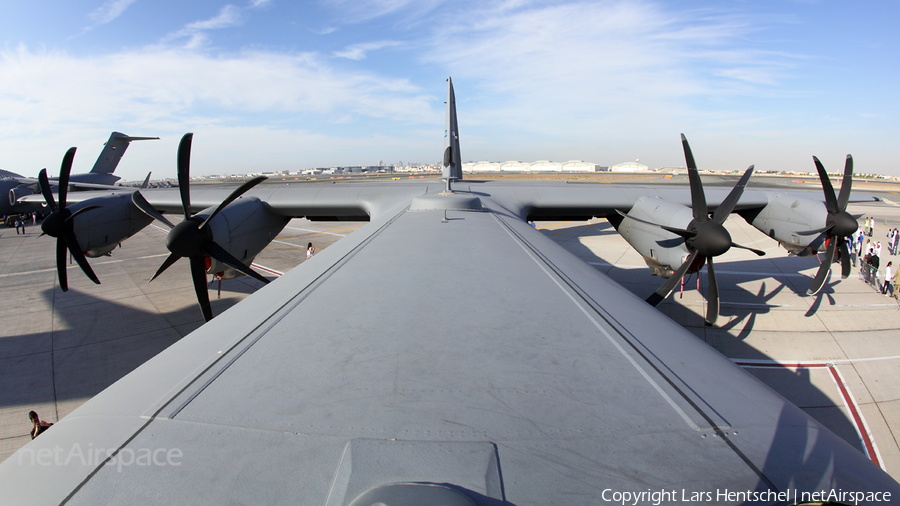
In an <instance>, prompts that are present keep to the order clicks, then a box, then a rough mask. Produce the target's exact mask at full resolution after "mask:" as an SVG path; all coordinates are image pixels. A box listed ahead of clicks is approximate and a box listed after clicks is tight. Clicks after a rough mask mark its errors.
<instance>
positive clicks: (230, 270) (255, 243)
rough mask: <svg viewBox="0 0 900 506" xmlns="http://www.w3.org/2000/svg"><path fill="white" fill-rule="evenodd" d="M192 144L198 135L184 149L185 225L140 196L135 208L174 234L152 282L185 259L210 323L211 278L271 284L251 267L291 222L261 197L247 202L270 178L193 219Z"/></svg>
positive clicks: (180, 158) (180, 182)
mask: <svg viewBox="0 0 900 506" xmlns="http://www.w3.org/2000/svg"><path fill="white" fill-rule="evenodd" d="M192 140H193V134H190V133H188V134H185V135H184V137H182V138H181V142H180V143H179V144H178V190H179V193H180V194H181V206H182V209H183V211H184V220H183V221H181V222H180V223H178V224H177V225H173V224H172V223H171V222H170V221H169V220H168V219H166V218H165V217H164V216H163V215H161V214H160V213H159V212H158V211H157V210H156V209H155V208H154V207H153V206H151V205H150V204H149V203H148V202H147V201H146V200H145V199H144V198H143V197H141V196H140V194H139V193H137V192H135V194H134V203H135V205H136V206H137V207H138V208H140V209H141V211H143V212H144V213H146V214H147V216H151V217H153V218H155V219H157V220H159V221H161V222H163V223H165V224H166V225H168V226H169V228H171V229H172V230H171V231H170V232H169V235H168V236H166V247H167V248H168V249H169V251H170V252H171V254H170V255H169V257H168V258H166V260H165V261H164V262H163V264H162V265H161V266H160V267H159V269H158V270H157V271H156V274H154V275H153V277H152V278H150V281H153V280H154V279H156V277H157V276H159V275H160V274H162V273H163V271H165V270H166V269H168V268H169V267H171V266H172V264H174V263H175V262H177V261H178V260H179V259H180V258H187V259H189V260H190V263H191V278H192V280H193V283H194V292H195V293H196V294H197V302H198V303H199V304H200V310H201V311H202V312H203V318H204V319H205V320H206V321H209V320H211V319H212V317H213V314H212V309H211V308H210V305H209V293H208V291H207V286H206V285H207V284H206V275H207V274H208V273H213V274H219V275H221V276H222V277H234V276H235V275H237V273H238V272H239V273H241V274H245V275H247V276H250V277H252V278H254V279H256V280H259V281H260V282H262V283H268V282H269V280H267V279H266V278H264V277H263V276H262V275H260V274H259V273H258V272H256V271H254V270H253V269H251V268H250V267H249V264H250V262H252V260H253V258H254V257H255V256H256V255H258V254H259V252H260V251H262V250H263V248H265V247H266V246H267V245H268V244H269V242H271V241H272V239H274V238H275V236H276V235H278V233H279V232H281V230H282V229H283V228H284V226H285V225H287V223H288V221H289V219H288V218H286V217H284V216H279V215H277V214H275V213H273V212H272V211H271V210H269V207H268V206H267V205H266V204H265V203H263V202H262V201H260V200H259V199H258V198H256V197H246V198H245V197H243V194H244V193H246V192H247V191H248V190H250V189H251V188H253V187H254V186H256V185H257V184H259V183H261V182H262V181H263V180H265V179H266V178H264V177H257V178H254V179H251V180H250V181H247V182H245V183H244V184H242V185H241V186H239V187H238V188H236V189H235V190H234V191H232V192H231V194H230V195H228V197H227V198H226V199H225V200H224V201H222V202H221V203H220V204H219V205H217V206H213V207H209V208H207V209H204V210H203V211H200V212H199V213H197V214H191V190H190V179H191V176H190V166H191V143H192Z"/></svg>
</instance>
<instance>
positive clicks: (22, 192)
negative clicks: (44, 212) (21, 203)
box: [9, 186, 34, 206]
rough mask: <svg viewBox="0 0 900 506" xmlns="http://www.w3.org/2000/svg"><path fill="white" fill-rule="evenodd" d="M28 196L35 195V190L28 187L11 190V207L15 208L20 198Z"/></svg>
mask: <svg viewBox="0 0 900 506" xmlns="http://www.w3.org/2000/svg"><path fill="white" fill-rule="evenodd" d="M26 195H34V190H33V189H31V188H29V187H27V186H17V187H15V188H10V190H9V205H11V206H15V205H16V201H17V200H19V198H21V197H24V196H26Z"/></svg>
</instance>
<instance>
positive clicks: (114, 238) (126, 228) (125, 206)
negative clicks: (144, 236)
mask: <svg viewBox="0 0 900 506" xmlns="http://www.w3.org/2000/svg"><path fill="white" fill-rule="evenodd" d="M74 158H75V148H71V149H69V151H68V152H66V155H65V156H64V157H63V162H62V165H61V166H60V174H59V193H58V194H57V195H58V197H59V203H58V204H57V202H56V200H55V199H54V198H53V193H52V192H51V191H50V183H49V180H48V178H47V170H46V169H42V170H41V172H40V174H39V175H38V180H39V181H40V185H41V193H42V195H43V197H44V200H45V201H46V203H47V207H49V208H50V211H51V212H50V214H49V215H48V216H47V217H46V218H44V222H43V223H42V224H41V230H43V231H44V233H45V234H47V235H49V236H50V237H55V238H56V269H57V272H58V273H59V286H60V288H61V289H62V291H64V292H65V291H67V290H68V288H69V287H68V278H67V274H66V250H68V251H69V253H71V255H72V258H74V259H75V261H76V262H78V265H79V266H80V267H81V270H82V271H84V273H85V275H87V277H88V278H90V280H91V281H93V282H94V283H97V284H100V280H99V279H97V275H96V274H94V271H93V269H91V266H90V264H88V262H87V259H86V258H85V256H89V257H95V258H96V257H99V256H101V255H105V254H107V253H109V252H110V251H112V249H113V248H115V247H116V246H117V245H118V244H119V243H120V242H122V241H124V240H125V239H127V238H129V237H131V236H132V235H134V234H136V233H137V232H138V231H139V230H141V229H142V228H144V227H146V226H147V225H149V224H150V222H152V221H153V218H150V217H149V216H147V215H145V214H144V213H142V212H141V210H140V209H138V207H137V206H135V205H134V204H132V200H133V195H132V194H131V193H121V194H113V195H105V196H101V197H95V198H92V199H88V200H85V201H83V202H76V203H74V204H72V205H70V206H67V205H66V194H67V190H68V182H69V172H70V171H71V169H72V160H73V159H74Z"/></svg>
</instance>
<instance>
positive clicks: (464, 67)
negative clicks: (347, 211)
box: [0, 0, 900, 180]
mask: <svg viewBox="0 0 900 506" xmlns="http://www.w3.org/2000/svg"><path fill="white" fill-rule="evenodd" d="M898 21H900V4H898V3H897V2H893V1H883V2H879V1H872V2H858V3H853V4H851V3H850V2H838V1H831V2H830V1H814V0H808V1H799V0H798V1H786V0H783V1H731V2H728V1H716V2H708V1H690V0H685V1H680V2H651V1H640V0H637V1H594V2H572V1H527V0H510V1H502V2H484V1H471V2H470V1H465V0H463V1H460V0H457V1H453V2H450V1H442V0H354V1H351V0H321V1H305V2H296V1H293V2H287V1H284V0H242V1H234V2H232V3H227V2H225V1H215V0H201V1H193V2H188V3H184V2H174V1H169V0H155V1H153V2H151V1H149V0H109V1H103V0H93V1H87V0H74V1H68V2H45V1H40V0H36V1H33V2H12V1H9V0H2V1H0V40H2V42H0V168H2V169H6V170H10V171H14V172H18V173H20V174H23V175H28V176H33V175H36V174H37V172H38V171H39V170H40V169H41V168H42V167H47V168H48V169H50V172H51V173H54V172H55V171H56V170H58V167H59V163H60V160H61V159H62V155H63V154H64V153H65V150H66V149H67V148H68V147H69V146H78V148H79V151H78V155H77V156H76V161H75V169H74V170H75V171H76V172H79V171H87V170H89V169H90V167H91V165H92V164H93V162H94V160H95V159H96V157H97V155H98V154H99V152H100V149H101V148H102V143H103V142H104V141H105V140H106V139H107V137H108V136H109V132H111V131H113V130H118V131H120V132H124V133H126V134H129V135H136V136H159V137H161V138H162V139H161V140H160V141H152V142H145V143H140V144H134V145H132V147H131V148H130V149H129V151H128V154H127V155H126V156H125V158H124V159H123V161H122V163H121V165H120V167H119V170H118V171H117V173H119V174H120V175H122V176H123V177H124V178H126V179H129V180H137V179H141V178H143V176H144V175H145V174H146V172H148V171H151V170H152V171H153V173H154V177H174V175H175V163H174V162H175V151H176V146H177V142H178V139H179V138H180V137H181V135H182V134H183V133H184V132H188V131H191V132H194V133H195V137H194V151H193V155H194V156H193V161H192V170H193V172H194V173H195V174H213V173H218V174H221V173H241V172H250V171H267V170H285V169H300V168H305V167H323V166H334V165H358V164H375V163H377V162H378V161H379V160H382V161H384V162H385V163H397V162H399V161H403V162H419V163H431V162H436V161H438V160H439V159H440V154H441V149H442V142H443V129H444V125H443V108H444V104H443V102H444V98H445V93H446V88H445V86H446V85H445V79H446V77H447V76H452V77H453V81H454V85H455V88H456V97H457V102H458V110H459V122H460V140H461V149H462V155H463V159H465V160H468V161H480V160H491V161H506V160H524V161H536V160H555V161H559V160H573V159H580V160H586V161H591V162H595V163H599V164H602V165H613V164H616V163H621V162H624V161H631V160H635V159H640V161H641V162H642V163H645V164H647V165H649V166H650V167H661V166H673V165H683V164H684V159H683V155H682V153H681V146H680V142H679V133H682V132H684V133H685V134H686V135H687V137H688V139H689V140H690V141H691V145H692V147H693V149H694V154H695V156H696V158H697V161H698V165H700V167H701V168H710V169H739V170H743V169H744V168H746V167H747V166H748V165H750V164H756V167H757V169H764V170H813V164H812V158H811V155H817V156H818V157H819V158H820V159H822V161H823V163H825V166H826V167H827V168H828V169H829V170H832V171H839V170H841V168H842V167H843V160H844V157H845V155H846V154H847V153H852V154H853V155H854V159H855V161H856V168H857V170H858V171H861V172H875V173H883V174H894V175H900V166H898V165H897V163H896V161H897V160H898V159H900V135H898V133H900V126H898V112H900V111H898V109H900V101H898V98H897V85H898V83H900V79H898V77H900V76H898V73H900V71H898V68H900V58H898V56H900V54H898V53H900V36H898V35H897V29H896V24H897V22H898Z"/></svg>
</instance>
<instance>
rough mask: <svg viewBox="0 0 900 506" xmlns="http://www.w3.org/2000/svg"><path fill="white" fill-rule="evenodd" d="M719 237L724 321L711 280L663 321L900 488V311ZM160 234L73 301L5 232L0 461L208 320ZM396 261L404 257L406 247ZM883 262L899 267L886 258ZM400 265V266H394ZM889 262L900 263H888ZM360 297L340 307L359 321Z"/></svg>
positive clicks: (627, 255) (225, 285)
mask: <svg viewBox="0 0 900 506" xmlns="http://www.w3.org/2000/svg"><path fill="white" fill-rule="evenodd" d="M849 211H850V212H851V213H852V214H859V213H865V214H867V215H872V216H875V217H876V218H877V221H878V226H877V227H876V229H875V234H874V236H873V240H881V241H882V243H885V242H886V241H885V233H886V231H887V228H888V227H897V228H900V206H898V205H896V204H893V203H885V204H873V205H865V206H860V205H851V206H850V209H849ZM360 225H361V224H360V223H355V222H310V221H307V220H302V219H298V220H292V221H291V222H290V223H289V224H288V226H287V227H286V228H285V230H284V231H283V232H282V233H281V234H280V235H279V236H278V237H277V238H276V240H275V241H274V242H273V243H271V244H270V245H269V247H268V248H266V250H264V251H263V252H262V253H261V254H260V255H259V257H257V259H256V261H255V265H256V266H257V267H258V268H259V270H260V272H263V273H264V274H265V275H266V276H267V277H269V278H270V279H274V278H275V277H277V275H278V274H279V273H283V272H287V271H288V270H290V269H291V268H293V267H295V266H296V265H298V264H299V263H302V262H303V261H305V259H306V245H307V243H309V242H312V243H313V244H314V245H315V246H316V248H317V249H319V250H321V249H324V248H327V247H328V246H329V245H331V244H333V243H334V242H335V241H337V240H339V239H340V238H341V237H343V236H345V235H347V234H350V233H352V231H353V230H354V229H356V228H358V227H359V226H360ZM536 226H537V228H538V229H540V230H541V231H542V232H543V233H544V234H547V235H548V236H549V237H551V238H553V239H554V240H555V241H556V242H558V243H559V244H561V245H562V246H563V247H565V248H566V249H568V250H569V251H571V252H572V253H573V254H575V255H576V256H578V257H580V258H582V259H583V260H584V261H586V262H588V263H589V264H591V265H594V266H595V267H596V268H597V269H599V270H600V271H602V272H604V273H605V274H607V275H608V276H610V277H611V278H612V279H614V280H616V281H617V282H619V283H620V284H622V285H623V286H624V287H625V288H627V289H628V290H631V291H632V292H634V293H636V294H638V295H639V296H641V297H646V296H647V295H649V294H650V293H651V292H653V291H654V290H656V288H657V287H658V286H659V285H660V284H661V283H662V281H663V280H662V279H661V278H658V277H655V276H651V275H650V270H649V269H648V268H647V267H646V265H645V264H644V262H643V260H642V259H641V257H640V255H638V254H637V253H636V252H635V251H634V250H633V249H632V248H631V247H630V246H629V245H628V244H627V243H626V242H625V241H624V240H623V239H622V238H621V237H620V236H619V235H618V234H617V233H616V232H615V230H613V228H612V227H611V226H610V224H609V223H607V222H606V221H605V220H600V219H595V220H591V221H589V222H564V223H555V222H538V223H536ZM726 227H727V228H728V229H729V231H730V232H731V234H732V237H733V239H734V241H735V242H737V243H738V244H742V245H746V246H751V247H754V248H758V249H762V250H764V251H765V252H766V256H765V257H757V256H755V255H753V254H752V253H750V252H748V251H745V250H738V249H732V250H731V251H729V252H728V253H726V254H725V255H724V256H723V257H720V258H719V259H718V260H717V261H716V274H717V277H718V280H719V292H720V297H721V301H722V303H721V310H720V312H721V316H720V318H719V321H718V324H717V325H716V326H715V327H706V326H705V325H704V323H703V315H704V314H705V311H706V302H705V298H704V295H705V293H706V276H705V271H704V272H703V275H702V277H701V282H700V290H699V291H698V289H697V282H696V277H693V278H691V279H690V280H688V281H687V282H686V283H685V287H684V292H683V294H679V293H678V292H677V291H676V293H675V294H673V295H672V296H671V297H670V298H669V299H668V300H666V301H665V302H664V303H663V304H662V305H660V307H659V309H660V310H661V311H663V312H664V313H665V314H667V315H668V316H670V317H671V318H672V319H674V320H675V321H677V322H678V323H680V324H681V325H683V326H684V327H686V328H688V329H689V330H691V331H692V332H693V333H694V334H695V335H697V336H698V337H699V338H700V339H703V340H704V341H705V342H707V343H708V344H709V345H710V346H713V347H715V348H716V349H717V350H719V351H720V352H722V353H723V354H725V355H726V356H728V357H729V358H731V359H733V360H735V361H736V362H738V363H739V365H741V366H742V367H744V368H745V369H746V370H747V371H748V372H749V373H751V374H753V375H755V376H757V377H758V378H759V379H760V380H762V381H763V382H765V383H767V384H768V385H769V386H771V387H772V388H773V389H775V390H776V391H778V392H779V393H781V394H782V395H784V396H785V397H786V398H788V399H790V400H791V401H793V402H794V403H795V404H797V405H798V406H800V407H801V408H803V409H804V410H805V411H806V412H807V413H809V414H811V415H812V416H813V417H815V418H816V419H818V420H819V421H821V422H822V423H824V424H825V425H826V426H828V427H829V428H831V429H832V430H833V431H835V432H836V433H837V434H839V435H840V436H841V437H843V438H844V439H845V440H847V441H848V442H850V443H851V444H853V445H854V446H855V447H857V448H859V449H860V451H861V452H864V453H867V454H868V455H869V456H870V458H872V459H873V460H875V461H876V462H878V463H879V465H881V466H882V467H884V468H885V469H886V470H887V471H888V472H889V473H890V474H891V475H892V476H893V477H894V478H895V479H900V446H898V443H897V439H896V437H895V434H896V433H898V432H900V381H898V379H897V377H898V375H897V372H898V369H900V331H898V330H897V329H898V328H900V306H898V303H897V301H896V300H894V299H892V298H888V297H884V296H882V295H881V294H880V293H879V292H876V290H875V289H874V288H873V287H872V286H870V285H868V284H866V283H865V282H864V281H863V280H861V279H859V278H858V276H857V270H858V267H857V269H854V271H853V274H851V276H850V278H848V279H846V280H843V281H840V282H838V281H839V271H840V267H839V266H838V265H835V267H836V268H837V270H836V271H835V270H833V271H832V277H831V278H830V279H829V280H828V281H827V283H826V287H825V288H824V289H823V290H822V293H820V294H819V295H818V296H816V297H810V296H806V295H805V293H806V289H807V288H808V286H809V285H810V283H811V281H812V277H813V275H814V274H815V272H816V269H817V268H818V261H817V260H816V258H815V257H808V258H796V257H788V255H787V252H786V251H785V250H784V249H782V248H781V247H780V246H778V245H777V244H776V243H775V242H774V241H773V240H771V239H769V238H767V237H766V236H764V235H763V234H762V233H760V232H759V231H757V230H756V229H754V228H753V227H751V226H750V225H748V224H747V223H746V222H745V221H744V220H743V219H742V218H740V217H738V216H736V215H735V216H732V217H731V218H729V220H728V221H727V222H726ZM166 232H167V229H165V228H159V227H156V226H154V225H151V226H150V227H147V228H146V229H144V230H143V231H141V232H139V233H138V234H137V235H135V236H134V237H132V238H131V239H129V240H128V241H126V242H125V243H124V244H123V247H122V248H120V249H116V250H115V251H114V252H113V253H112V256H111V257H103V258H99V259H91V265H92V266H93V268H94V271H95V272H96V273H97V275H98V277H99V278H100V280H101V282H102V283H103V284H102V285H99V286H97V285H94V284H93V283H91V282H90V281H89V280H88V279H87V278H86V277H85V276H84V275H83V274H82V273H81V272H80V270H79V268H78V266H77V265H74V264H72V265H70V267H69V270H68V273H69V274H68V279H69V291H68V292H66V293H64V292H62V291H61V290H60V289H59V286H58V283H57V280H56V268H55V264H54V262H55V260H54V249H55V247H54V244H53V242H54V241H55V239H53V238H50V237H39V234H40V230H39V227H28V228H27V232H26V234H25V235H19V234H16V233H15V230H14V229H13V228H3V229H0V294H2V297H3V303H2V309H0V314H2V322H3V324H2V325H0V384H2V385H3V387H4V388H3V390H2V391H0V460H2V459H5V458H7V457H8V456H9V455H11V454H12V453H13V452H15V451H16V450H17V449H18V448H20V447H21V446H23V445H24V444H25V443H27V442H28V441H29V440H30V436H29V431H30V428H31V425H30V423H29V421H28V418H27V413H28V411H29V410H35V411H37V412H38V413H39V414H40V415H41V417H42V418H43V419H45V420H47V421H51V422H55V421H57V420H59V419H60V418H62V417H64V416H65V415H66V414H68V413H70V412H72V411H73V410H74V409H75V408H77V407H78V406H79V405H81V404H82V403H83V402H85V401H86V400H87V399H89V398H90V397H92V396H93V395H95V394H97V393H98V392H100V391H101V390H102V389H104V388H105V387H106V386H108V385H109V384H111V383H113V382H114V381H116V380H117V379H119V378H120V377H122V376H124V375H125V374H127V373H128V372H129V371H131V370H132V369H134V368H135V367H137V366H139V365H140V364H142V363H143V362H144V361H146V360H147V359H149V358H150V357H152V356H154V355H155V354H157V353H159V352H160V351H162V350H163V349H165V348H166V347H168V346H169V345H170V344H172V343H174V342H175V341H177V340H178V339H180V338H181V337H183V336H185V335H187V334H188V333H190V332H191V331H192V330H194V329H196V328H197V327H199V326H200V325H201V324H202V323H203V319H202V316H201V314H200V310H199V308H198V307H197V304H196V299H195V295H194V293H193V287H192V286H191V281H190V272H189V266H188V262H187V261H186V260H182V261H179V262H178V263H176V264H175V265H174V266H172V267H171V268H170V269H168V270H167V271H166V272H165V273H163V274H162V275H161V276H160V277H159V278H158V279H157V280H155V281H154V282H153V283H149V284H148V280H149V279H150V277H151V276H152V275H153V273H154V272H155V271H156V269H157V268H158V267H159V265H160V264H161V263H162V262H163V260H164V259H165V258H166V257H167V256H168V251H167V250H166V248H165V242H164V241H165V237H166ZM398 248H400V250H402V245H398ZM883 257H884V260H883V261H882V265H885V264H886V263H887V260H888V259H889V258H890V259H894V260H896V259H897V257H893V256H890V255H889V254H888V249H887V246H886V245H885V246H884V248H883ZM398 261H402V260H399V259H398ZM895 265H896V264H895ZM260 285H261V283H259V282H258V281H255V280H253V279H248V278H245V277H241V278H238V279H233V280H225V281H223V282H222V284H221V290H222V291H221V298H220V299H217V298H216V289H217V283H216V282H215V281H214V282H212V283H211V284H210V290H211V291H210V298H211V299H212V309H213V313H214V314H219V313H221V312H222V311H224V310H226V309H227V308H228V307H230V306H232V305H234V304H236V303H237V302H239V301H240V300H241V299H242V298H244V297H245V296H247V295H248V294H250V293H252V292H253V291H254V290H256V289H257V288H259V286H260ZM353 304H354V302H353V300H352V299H349V300H348V302H347V310H348V311H352V310H353Z"/></svg>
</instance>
